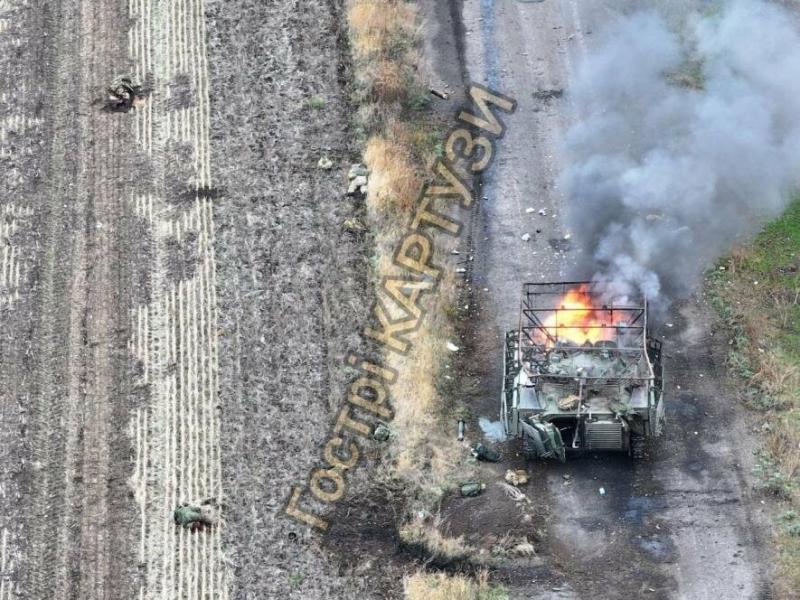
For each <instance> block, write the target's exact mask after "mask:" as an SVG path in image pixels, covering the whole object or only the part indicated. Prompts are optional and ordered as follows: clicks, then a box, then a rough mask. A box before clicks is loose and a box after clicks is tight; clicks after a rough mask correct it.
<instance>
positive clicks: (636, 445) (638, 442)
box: [629, 433, 647, 460]
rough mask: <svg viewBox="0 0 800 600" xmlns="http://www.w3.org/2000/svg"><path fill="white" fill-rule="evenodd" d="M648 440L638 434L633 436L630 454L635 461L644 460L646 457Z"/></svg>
mask: <svg viewBox="0 0 800 600" xmlns="http://www.w3.org/2000/svg"><path fill="white" fill-rule="evenodd" d="M646 445H647V440H645V438H644V436H641V435H639V434H637V433H632V434H631V441H630V448H629V454H630V455H631V458H632V459H633V460H642V459H643V458H644V456H645V447H646Z"/></svg>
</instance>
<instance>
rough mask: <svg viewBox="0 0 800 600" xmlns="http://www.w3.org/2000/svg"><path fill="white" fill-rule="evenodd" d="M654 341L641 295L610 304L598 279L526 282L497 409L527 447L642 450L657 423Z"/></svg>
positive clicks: (530, 452) (540, 454)
mask: <svg viewBox="0 0 800 600" xmlns="http://www.w3.org/2000/svg"><path fill="white" fill-rule="evenodd" d="M662 396H663V370H662V365H661V342H660V341H658V340H656V339H654V338H651V337H650V336H649V335H648V323H647V301H646V299H645V298H643V297H641V298H638V299H633V300H631V298H627V299H626V300H625V302H624V304H620V305H617V304H614V303H612V302H611V301H610V300H609V299H608V298H607V297H606V294H604V293H603V289H602V287H601V285H600V284H598V283H596V282H568V283H528V284H526V285H525V286H524V289H523V295H522V310H521V315H520V325H519V329H518V330H516V331H510V332H508V333H507V334H506V348H505V371H504V382H503V391H502V399H501V417H502V421H503V424H504V426H505V428H506V433H507V434H508V435H512V436H516V437H519V438H521V439H522V440H523V443H524V448H525V452H526V455H527V456H528V458H530V459H534V458H558V459H560V460H562V461H563V460H565V457H566V453H567V452H570V451H575V452H579V451H583V450H619V451H626V452H628V453H629V454H630V455H631V456H633V457H634V458H640V457H641V456H642V454H643V450H644V444H645V443H646V440H648V439H649V438H653V437H656V436H658V435H659V434H660V433H661V430H662V428H663V424H664V402H663V397H662Z"/></svg>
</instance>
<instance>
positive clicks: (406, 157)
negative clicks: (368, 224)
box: [364, 134, 425, 214]
mask: <svg viewBox="0 0 800 600" xmlns="http://www.w3.org/2000/svg"><path fill="white" fill-rule="evenodd" d="M364 162H365V163H366V165H367V168H368V169H369V170H370V181H369V188H368V189H369V194H368V196H367V206H368V208H369V209H370V210H371V211H374V212H375V213H376V214H380V213H381V212H383V211H385V210H394V211H400V212H403V213H408V212H409V211H410V210H411V209H412V208H413V206H414V204H415V202H416V200H417V194H418V193H419V191H420V189H422V185H423V183H424V181H425V178H424V176H423V175H422V174H421V173H420V167H419V165H417V164H415V163H414V156H413V154H412V152H411V150H410V148H409V146H408V145H407V144H406V143H404V140H403V138H402V137H400V136H391V137H390V135H388V134H387V135H376V136H374V137H373V138H371V139H370V140H369V141H368V142H367V147H366V150H365V151H364Z"/></svg>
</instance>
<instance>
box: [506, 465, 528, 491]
mask: <svg viewBox="0 0 800 600" xmlns="http://www.w3.org/2000/svg"><path fill="white" fill-rule="evenodd" d="M505 479H506V481H507V482H508V483H510V484H511V485H516V486H517V487H519V486H521V485H525V484H527V483H528V480H529V479H530V478H529V477H528V471H526V470H525V469H516V470H514V471H512V470H511V469H509V470H508V471H506V478H505Z"/></svg>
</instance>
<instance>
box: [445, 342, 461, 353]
mask: <svg viewBox="0 0 800 600" xmlns="http://www.w3.org/2000/svg"><path fill="white" fill-rule="evenodd" d="M447 349H448V350H450V352H458V351H459V350H461V348H459V347H458V346H456V345H455V344H454V343H453V342H447Z"/></svg>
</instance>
